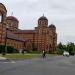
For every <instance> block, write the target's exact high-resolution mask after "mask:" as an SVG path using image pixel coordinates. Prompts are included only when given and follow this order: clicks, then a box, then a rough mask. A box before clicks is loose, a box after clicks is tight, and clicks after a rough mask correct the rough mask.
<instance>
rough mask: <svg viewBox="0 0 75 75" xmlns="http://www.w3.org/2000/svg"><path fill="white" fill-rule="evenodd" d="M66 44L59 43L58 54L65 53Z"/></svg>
mask: <svg viewBox="0 0 75 75" xmlns="http://www.w3.org/2000/svg"><path fill="white" fill-rule="evenodd" d="M64 48H65V45H63V44H62V43H61V42H60V43H59V44H58V45H57V49H58V54H63V51H64Z"/></svg>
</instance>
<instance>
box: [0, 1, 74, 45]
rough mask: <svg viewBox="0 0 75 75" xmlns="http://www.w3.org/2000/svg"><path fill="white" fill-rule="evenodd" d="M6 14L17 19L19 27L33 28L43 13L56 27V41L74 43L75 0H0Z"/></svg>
mask: <svg viewBox="0 0 75 75" xmlns="http://www.w3.org/2000/svg"><path fill="white" fill-rule="evenodd" d="M0 2H2V3H3V4H4V5H5V6H6V8H7V11H8V12H7V15H8V16H10V15H12V12H13V16H15V17H16V18H17V19H18V20H19V28H20V29H34V27H36V26H37V20H38V18H39V17H41V16H42V15H43V13H44V15H45V16H46V17H47V18H48V20H49V25H50V24H51V23H53V24H54V25H55V26H56V28H57V34H58V43H59V42H63V43H64V44H66V43H67V42H74V43H75V0H15V1H14V0H0Z"/></svg>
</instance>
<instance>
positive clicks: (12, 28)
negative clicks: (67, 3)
mask: <svg viewBox="0 0 75 75" xmlns="http://www.w3.org/2000/svg"><path fill="white" fill-rule="evenodd" d="M6 14H7V10H6V8H5V6H4V5H3V4H2V3H0V16H1V22H0V44H5V38H6V34H7V45H10V46H13V47H15V48H17V49H22V48H25V49H26V50H38V51H43V50H45V51H51V52H53V53H54V52H56V46H57V33H56V27H55V25H53V24H51V25H48V19H47V18H46V17H45V16H44V15H43V16H42V17H40V18H39V19H38V26H37V27H35V29H34V30H20V29H18V24H19V21H18V19H16V18H15V17H13V16H7V15H6ZM7 27H8V29H7Z"/></svg>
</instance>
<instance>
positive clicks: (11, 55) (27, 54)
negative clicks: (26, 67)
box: [0, 53, 42, 59]
mask: <svg viewBox="0 0 75 75" xmlns="http://www.w3.org/2000/svg"><path fill="white" fill-rule="evenodd" d="M41 55H42V54H29V53H26V54H19V53H14V54H6V55H5V56H3V57H6V58H9V59H24V58H26V59H27V58H37V57H41ZM0 56H2V54H0Z"/></svg>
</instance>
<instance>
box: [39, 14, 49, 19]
mask: <svg viewBox="0 0 75 75" xmlns="http://www.w3.org/2000/svg"><path fill="white" fill-rule="evenodd" d="M39 20H48V19H47V18H46V17H45V16H44V15H43V16H41V17H40V18H39Z"/></svg>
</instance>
